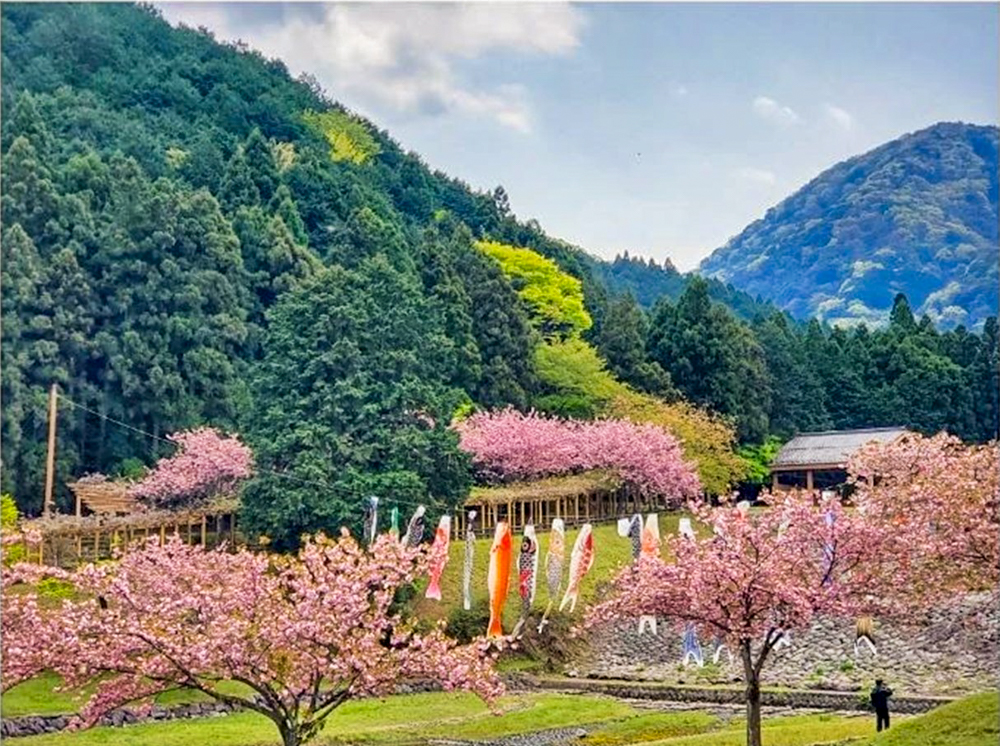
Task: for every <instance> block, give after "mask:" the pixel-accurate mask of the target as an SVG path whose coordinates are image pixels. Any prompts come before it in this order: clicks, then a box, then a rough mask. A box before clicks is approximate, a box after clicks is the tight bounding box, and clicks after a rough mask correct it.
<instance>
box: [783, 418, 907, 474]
mask: <svg viewBox="0 0 1000 746" xmlns="http://www.w3.org/2000/svg"><path fill="white" fill-rule="evenodd" d="M908 432H909V430H907V429H906V428H905V427H873V428H867V429H863V430H826V431H823V432H817V433H799V434H798V435H796V436H795V437H794V438H792V439H791V440H790V441H788V442H787V443H785V445H783V446H782V447H781V450H780V451H778V455H777V456H775V457H774V461H773V462H771V471H799V470H802V469H810V468H828V469H836V468H843V467H844V466H846V465H847V461H848V459H850V457H851V456H852V455H853V454H854V453H855V452H856V451H858V450H859V449H860V448H861V447H862V446H864V445H867V444H868V443H872V442H878V443H889V442H892V441H893V440H895V439H896V438H898V437H900V436H901V435H905V434H906V433H908Z"/></svg>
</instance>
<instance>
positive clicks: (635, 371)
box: [597, 293, 676, 396]
mask: <svg viewBox="0 0 1000 746" xmlns="http://www.w3.org/2000/svg"><path fill="white" fill-rule="evenodd" d="M648 327H649V324H648V322H647V320H646V316H645V314H644V313H643V311H642V309H641V308H639V304H638V303H636V302H635V298H634V297H633V296H632V294H631V293H625V294H624V295H621V296H618V297H617V298H614V299H613V300H611V302H610V303H609V304H608V310H607V314H606V315H605V317H604V324H603V325H602V327H601V331H600V333H599V334H598V335H597V349H598V350H599V351H600V353H601V355H602V356H603V357H604V359H605V360H607V361H608V369H609V370H610V371H611V372H612V373H614V375H615V376H616V377H617V378H618V379H619V380H621V381H624V382H625V383H628V384H630V385H631V386H633V387H635V388H636V389H638V390H640V391H645V392H647V393H650V394H658V395H661V396H671V395H674V394H676V391H675V390H674V388H673V386H672V384H671V383H670V376H669V375H667V373H666V371H664V370H663V368H661V367H660V364H659V363H657V362H655V361H651V360H649V358H648V357H647V355H646V335H647V332H648Z"/></svg>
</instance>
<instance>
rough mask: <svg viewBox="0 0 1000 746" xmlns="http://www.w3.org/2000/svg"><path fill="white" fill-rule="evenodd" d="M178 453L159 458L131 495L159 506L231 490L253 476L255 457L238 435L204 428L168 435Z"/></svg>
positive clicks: (135, 485)
mask: <svg viewBox="0 0 1000 746" xmlns="http://www.w3.org/2000/svg"><path fill="white" fill-rule="evenodd" d="M167 438H168V439H169V440H171V441H173V442H174V443H176V444H177V446H178V449H179V450H178V452H177V453H176V454H175V455H173V456H169V457H167V458H163V459H160V460H159V461H158V462H157V463H156V466H155V467H154V468H153V470H152V471H151V472H150V473H149V474H148V475H147V476H146V477H145V478H144V479H143V480H142V481H140V482H137V483H136V484H134V485H132V486H131V487H130V488H129V494H130V495H131V496H133V497H136V498H138V499H140V500H143V501H145V502H148V503H151V504H153V505H155V506H157V507H165V506H170V505H175V504H178V503H185V502H190V501H192V500H197V499H201V498H207V497H213V496H215V495H217V494H220V493H226V492H230V491H232V490H233V489H234V488H235V487H236V485H237V484H238V483H239V482H240V481H241V480H243V479H246V478H247V477H249V476H250V470H251V466H252V464H253V457H252V455H251V453H250V449H249V448H248V447H247V446H245V445H244V444H243V443H241V442H240V439H239V438H238V437H236V436H232V437H228V438H226V437H222V436H221V435H219V433H218V431H216V430H214V429H212V428H210V427H204V428H200V429H197V430H187V431H184V432H179V433H174V434H172V435H168V436H167Z"/></svg>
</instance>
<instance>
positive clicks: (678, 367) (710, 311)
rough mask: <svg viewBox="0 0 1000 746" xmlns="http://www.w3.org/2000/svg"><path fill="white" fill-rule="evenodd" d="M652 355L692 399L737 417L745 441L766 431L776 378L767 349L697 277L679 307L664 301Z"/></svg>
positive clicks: (659, 306)
mask: <svg viewBox="0 0 1000 746" xmlns="http://www.w3.org/2000/svg"><path fill="white" fill-rule="evenodd" d="M647 348H648V349H649V353H650V357H651V358H652V359H653V360H655V361H656V362H658V363H659V364H660V366H661V367H663V369H664V370H666V371H667V372H668V373H669V374H670V378H671V380H672V381H673V382H674V385H675V386H677V388H678V389H679V390H680V391H681V393H683V394H684V395H685V397H687V398H688V399H690V400H691V401H693V402H695V403H697V404H701V405H704V406H708V407H710V408H712V409H714V410H715V411H717V412H720V413H722V414H727V415H730V416H732V417H734V418H735V419H736V425H737V433H738V435H739V437H740V439H741V440H742V441H744V442H760V441H761V440H762V439H763V438H764V436H765V435H766V434H767V425H768V420H767V412H768V409H769V408H770V397H771V388H770V387H771V383H770V377H769V374H768V371H767V367H766V363H765V361H764V353H763V351H762V350H761V348H760V345H759V344H758V343H757V341H756V340H755V339H754V338H753V335H752V334H751V333H750V332H749V330H748V329H747V328H746V327H745V326H743V325H741V324H740V323H739V322H738V321H737V320H736V318H735V317H734V316H733V315H732V314H730V313H729V312H728V311H727V310H726V309H725V308H723V307H722V306H721V305H718V304H714V303H713V302H712V301H711V300H710V299H709V297H708V284H707V283H706V282H705V281H704V280H703V279H701V278H695V279H693V280H692V281H691V282H690V283H689V284H688V287H687V288H686V289H685V291H684V293H683V294H682V295H681V297H680V299H679V300H678V301H677V305H676V306H674V305H672V304H670V303H669V302H667V301H661V302H660V303H659V304H657V307H656V309H655V311H654V314H653V321H652V324H651V327H650V332H649V339H648V342H647Z"/></svg>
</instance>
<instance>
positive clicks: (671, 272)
mask: <svg viewBox="0 0 1000 746" xmlns="http://www.w3.org/2000/svg"><path fill="white" fill-rule="evenodd" d="M590 266H591V271H592V272H593V274H594V276H595V277H597V278H598V279H600V280H601V281H602V282H603V283H604V285H605V286H606V287H607V289H608V292H609V293H612V294H614V295H621V294H623V293H631V295H632V296H633V297H634V298H635V299H636V301H637V302H638V303H639V305H640V306H642V307H643V308H646V309H650V308H652V307H653V305H654V304H655V303H656V301H658V300H660V298H663V297H666V298H669V299H671V300H677V299H678V298H679V297H680V296H681V293H683V292H684V289H685V288H686V287H687V286H688V283H689V282H690V281H691V279H692V277H694V274H693V273H692V274H686V275H682V274H681V273H680V272H678V271H677V270H676V269H675V268H674V266H673V264H671V262H670V260H669V259H667V260H665V261H664V263H663V264H662V265H660V264H657V263H656V260H654V259H644V258H642V257H638V256H629V253H628V252H627V251H626V252H625V253H624V254H619V255H617V256H616V257H615V258H614V259H613V260H612V261H610V262H607V261H602V260H599V259H594V260H593V261H592V263H591V265H590ZM708 295H709V297H710V298H711V299H712V300H715V301H718V302H719V303H722V304H723V305H725V306H727V307H729V309H730V310H732V311H733V313H735V314H736V315H737V316H739V317H740V318H742V319H747V320H749V319H752V318H753V317H754V316H757V315H759V314H765V315H766V314H769V313H771V311H773V310H774V309H775V306H774V305H772V304H771V303H770V302H768V301H766V300H764V299H763V298H761V297H760V296H759V295H758V296H757V297H756V298H753V297H752V296H751V295H749V294H748V293H745V292H743V291H742V290H737V289H736V288H735V287H733V286H732V285H731V284H728V285H727V284H726V283H723V282H720V281H718V280H716V279H713V278H709V280H708Z"/></svg>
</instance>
